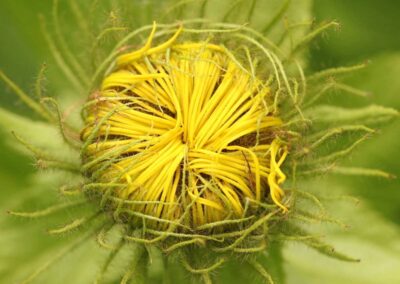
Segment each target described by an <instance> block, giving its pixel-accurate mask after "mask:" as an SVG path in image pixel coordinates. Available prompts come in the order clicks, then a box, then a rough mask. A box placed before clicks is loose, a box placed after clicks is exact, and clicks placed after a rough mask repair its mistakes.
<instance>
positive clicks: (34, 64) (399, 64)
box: [0, 0, 400, 284]
mask: <svg viewBox="0 0 400 284" xmlns="http://www.w3.org/2000/svg"><path fill="white" fill-rule="evenodd" d="M297 1H301V0H297ZM51 2H52V1H51V0H41V1H28V0H2V1H1V2H0V43H1V44H0V69H1V70H3V71H5V72H6V73H7V74H8V76H10V77H11V78H13V80H15V81H16V82H17V83H18V84H19V85H20V86H22V87H23V88H24V89H25V90H31V89H32V88H33V82H34V79H35V76H36V74H37V72H38V70H39V68H40V65H41V64H42V63H43V62H47V63H48V65H49V69H50V72H49V73H50V74H51V75H50V77H49V79H48V81H49V84H48V92H49V93H50V94H53V93H54V94H57V92H59V91H60V89H57V88H61V87H62V86H63V80H62V76H57V74H58V73H57V72H58V71H56V68H55V66H54V61H53V59H52V58H51V56H50V54H49V52H48V49H47V46H46V43H45V40H44V38H43V36H42V34H41V31H40V24H39V21H38V14H40V13H41V14H45V15H47V14H49V13H50V11H51ZM399 11H400V2H399V1H391V0H384V1H376V0H352V1H347V0H335V1H332V0H318V1H315V2H314V4H313V7H312V13H313V14H314V16H315V18H316V20H317V21H319V20H325V19H336V20H338V21H339V22H340V23H341V28H340V30H339V31H337V32H333V33H332V32H330V33H328V34H327V35H326V36H324V37H323V38H322V39H320V40H318V41H316V42H314V43H313V45H312V49H311V51H310V53H309V55H308V56H309V60H310V64H311V67H312V68H313V69H315V70H319V69H322V68H326V67H332V66H340V65H351V64H357V63H360V62H364V61H366V60H369V62H370V64H369V66H368V68H366V69H365V70H363V71H360V72H357V73H356V74H355V75H352V76H350V77H348V78H347V79H346V80H347V82H349V83H351V84H353V85H354V86H356V87H358V88H360V89H362V90H366V91H369V92H371V93H372V95H371V96H370V97H368V98H367V99H363V101H360V100H359V99H352V98H347V97H345V96H338V97H332V98H331V102H332V103H333V104H339V103H342V104H345V105H352V104H367V103H375V104H381V105H384V106H388V107H393V108H395V109H398V110H399V109H400V79H399V78H400V36H399V31H400V19H399ZM60 86H61V87H60ZM0 105H1V107H2V108H4V109H7V110H11V111H13V112H16V113H18V114H22V115H30V112H29V110H27V109H26V107H25V106H23V105H22V103H21V102H19V101H18V100H17V99H16V97H15V96H14V95H13V94H12V93H11V91H10V90H8V89H7V88H5V86H4V84H2V83H0ZM10 136H11V135H10V133H9V132H8V131H3V130H0V153H1V156H0V209H1V210H2V211H1V213H0V214H2V215H1V217H0V226H2V227H3V228H0V283H9V282H8V279H7V277H8V276H7V275H9V273H10V272H9V271H7V269H10V268H9V266H8V265H7V263H8V262H9V261H14V260H11V259H10V255H13V254H12V253H10V252H8V251H9V249H6V247H7V246H8V244H11V245H10V246H12V247H13V249H14V250H19V246H18V245H15V243H14V244H13V240H14V242H15V240H19V239H18V238H17V237H15V238H14V237H12V236H14V235H13V234H17V233H18V230H22V229H23V228H24V223H23V222H22V221H15V220H13V221H9V220H6V219H7V218H8V217H7V216H6V215H5V214H4V213H3V212H4V211H5V210H6V209H10V207H11V208H13V206H18V205H19V204H20V200H21V198H23V197H24V196H26V194H27V192H28V188H29V187H32V186H33V184H36V182H35V181H34V180H35V179H37V177H35V174H34V172H35V169H34V167H33V166H32V159H30V158H28V157H26V156H24V155H22V154H20V152H19V151H17V150H16V149H15V147H13V145H12V144H13V143H12V141H13V140H12V138H11V137H10ZM399 141H400V121H399V120H397V121H395V122H392V123H390V124H389V125H387V126H384V127H383V129H382V131H381V132H380V133H378V134H377V135H375V136H374V137H372V138H371V139H370V140H369V141H368V142H367V143H365V144H364V145H362V146H361V147H360V148H359V149H358V150H357V151H356V152H355V153H354V154H352V155H351V156H350V157H349V158H348V162H350V163H351V164H352V165H354V166H365V167H371V168H380V169H383V170H386V171H388V172H391V173H393V174H395V175H397V176H400V150H399V149H400V146H399V145H400V144H399ZM309 186H310V187H319V188H323V190H326V192H329V193H332V192H338V193H343V194H351V195H354V196H357V197H359V198H360V200H361V203H360V204H359V205H358V206H357V208H353V207H354V206H353V205H352V204H350V205H349V206H347V207H346V206H344V207H343V208H342V207H337V208H336V207H335V208H333V209H332V210H334V211H335V212H337V216H343V218H344V219H345V220H348V219H350V220H349V223H350V224H351V225H352V228H351V229H349V230H346V231H343V230H335V229H332V232H331V234H330V235H329V240H331V241H333V243H334V244H335V245H337V246H338V247H339V248H340V249H342V250H345V251H346V252H348V253H350V254H351V255H355V256H356V257H360V258H361V259H362V262H361V263H358V264H348V263H341V262H338V261H336V260H331V259H328V258H326V257H324V256H317V255H316V253H315V252H313V251H310V250H309V249H305V248H304V247H302V246H301V245H298V246H296V245H289V246H288V247H287V248H286V249H285V251H284V256H283V257H284V259H285V265H284V270H285V274H286V277H285V279H286V282H287V283H371V284H372V283H400V183H399V179H396V180H385V179H380V178H370V177H351V178H347V177H346V178H344V177H341V176H333V177H331V178H329V179H328V180H327V179H323V180H322V179H321V180H317V181H316V182H314V183H311V184H310V185H309ZM37 190H38V192H39V193H40V192H44V189H37ZM29 192H30V191H29ZM29 194H32V192H30V193H29ZM33 194H35V193H33ZM36 194H37V193H36ZM349 207H350V208H349ZM349 216H350V217H349ZM10 222H11V223H10ZM12 222H14V223H15V224H13V223H12ZM35 224H36V223H30V225H29V226H32V225H35ZM6 227H7V229H6ZM10 227H11V228H12V227H15V230H14V231H12V230H11V231H12V234H11V233H10V232H11V231H10ZM328 229H329V228H328ZM6 232H7V233H8V235H7V234H6ZM10 234H11V236H10ZM42 237H43V233H42V231H40V230H37V232H36V233H35V234H32V235H31V236H29V239H30V240H32V246H35V245H37V249H35V248H32V249H31V250H30V251H29V252H27V255H28V256H32V255H35V253H37V251H38V250H40V248H41V246H42V247H46V245H47V244H49V245H48V246H47V247H52V246H53V245H54V243H56V241H55V240H54V239H48V238H43V240H38V239H40V238H42ZM21 240H24V239H21ZM50 244H51V245H50ZM22 247H24V246H22ZM93 253H94V252H93ZM15 254H18V255H20V256H19V258H18V257H16V259H17V260H21V259H23V257H22V256H24V252H23V251H18V253H17V251H15ZM21 261H22V260H21ZM24 263H25V265H28V262H27V261H25V262H24ZM96 264H98V262H95V263H93V266H96ZM12 269H14V270H17V269H19V268H17V267H13V268H12ZM67 270H68V269H67ZM69 272H70V273H71V274H77V273H78V272H79V273H82V275H83V274H84V272H82V268H80V269H78V268H77V269H76V270H74V269H72V270H71V271H69ZM79 273H78V274H79ZM70 279H74V278H73V277H72V278H70ZM79 279H80V280H82V279H84V277H83V276H80V277H79ZM70 281H74V280H70ZM82 281H83V280H82ZM227 281H228V279H227ZM38 283H40V282H38ZM50 283H51V282H50ZM66 283H68V282H66ZM69 283H78V282H69ZM79 283H86V282H79ZM227 283H229V282H227ZM230 283H232V282H230ZM238 283H239V282H238Z"/></svg>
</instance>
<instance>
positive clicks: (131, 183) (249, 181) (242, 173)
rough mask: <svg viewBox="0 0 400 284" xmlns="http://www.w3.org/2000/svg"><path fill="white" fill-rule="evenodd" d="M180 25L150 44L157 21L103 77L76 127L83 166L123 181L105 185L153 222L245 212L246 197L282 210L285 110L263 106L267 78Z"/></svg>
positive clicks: (197, 220)
mask: <svg viewBox="0 0 400 284" xmlns="http://www.w3.org/2000/svg"><path fill="white" fill-rule="evenodd" d="M181 32H182V27H180V28H179V29H178V30H177V31H176V32H175V33H174V34H173V35H172V36H171V38H169V39H168V40H166V41H165V42H162V43H160V44H158V45H154V44H153V42H154V40H155V34H156V25H155V24H154V26H153V29H152V31H151V33H150V36H149V38H148V40H147V42H146V43H145V44H144V46H143V47H142V48H140V49H138V50H136V51H133V52H130V53H127V54H123V55H121V56H120V57H119V58H118V59H117V67H116V70H114V71H113V72H112V73H111V74H109V75H108V76H107V77H106V78H105V79H104V80H103V83H102V86H101V90H100V99H99V98H97V101H96V103H93V104H90V107H89V108H88V109H87V115H86V127H85V129H84V130H83V132H82V139H83V140H90V141H89V142H88V146H87V147H86V148H85V153H84V156H85V159H86V164H85V165H84V167H85V169H87V173H88V176H91V177H95V178H96V179H97V180H98V181H99V182H102V183H113V184H119V185H121V186H119V187H113V189H112V193H111V194H112V195H113V196H116V197H118V198H120V199H122V200H128V201H131V203H130V204H131V205H130V209H131V210H132V211H133V212H139V213H140V214H145V215H146V216H151V218H152V219H151V220H152V221H151V222H153V223H151V222H149V224H150V226H151V224H155V225H154V226H158V228H160V226H161V227H162V226H163V225H160V222H161V223H162V220H167V221H176V220H179V221H180V222H182V223H183V224H184V225H185V226H187V227H191V228H196V227H197V226H200V225H204V224H208V223H212V222H217V221H222V220H225V219H229V218H231V219H232V218H242V217H246V216H245V215H246V214H247V213H246V210H245V207H246V202H247V200H252V201H255V202H254V204H260V203H271V202H272V203H275V204H276V205H277V206H279V207H280V208H281V209H282V210H283V211H287V208H286V206H285V205H284V202H283V197H284V195H285V192H284V190H283V189H282V187H281V185H282V183H283V182H284V181H285V179H286V176H285V174H284V172H283V171H282V165H283V163H284V161H285V159H286V157H287V154H288V150H287V148H286V146H285V145H284V143H283V142H281V140H280V139H279V138H278V137H277V135H276V133H278V131H276V130H277V128H279V127H280V126H282V124H283V122H282V120H281V119H280V118H279V117H276V116H274V115H272V114H271V113H270V112H269V111H268V108H267V107H265V106H266V105H268V104H270V102H271V101H272V100H271V96H272V94H271V91H270V89H269V87H268V86H266V85H265V83H264V82H263V81H262V80H260V79H257V78H254V77H252V75H249V73H246V72H244V71H243V69H242V68H240V67H239V66H238V65H237V63H236V61H235V62H234V61H233V60H232V55H231V54H228V53H227V52H226V51H225V50H226V49H225V48H224V47H222V46H219V45H216V44H211V43H208V42H184V43H179V44H177V43H176V41H177V39H178V37H179V35H180V33H181ZM108 194H110V192H108ZM135 202H137V203H135ZM141 216H143V215H141ZM164 225H165V224H164Z"/></svg>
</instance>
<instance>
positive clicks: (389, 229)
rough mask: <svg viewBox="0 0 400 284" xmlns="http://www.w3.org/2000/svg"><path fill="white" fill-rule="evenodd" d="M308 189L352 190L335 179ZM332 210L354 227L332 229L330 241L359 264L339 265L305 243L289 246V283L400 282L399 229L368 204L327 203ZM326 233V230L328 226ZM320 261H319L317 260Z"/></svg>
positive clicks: (286, 254)
mask: <svg viewBox="0 0 400 284" xmlns="http://www.w3.org/2000/svg"><path fill="white" fill-rule="evenodd" d="M304 186H307V188H308V189H310V190H313V191H318V192H321V189H325V193H323V194H325V195H327V196H340V195H346V194H348V193H349V192H352V189H349V188H347V187H346V186H343V185H341V184H340V183H337V182H335V180H334V179H329V180H324V181H323V180H321V179H317V180H315V181H314V182H312V183H308V184H307V185H304ZM327 203H330V206H329V208H330V211H332V212H333V213H334V215H335V216H337V217H339V218H341V219H342V220H344V221H345V222H346V223H347V224H349V225H350V226H351V227H350V228H349V229H348V230H343V229H341V228H338V229H336V228H331V229H330V232H329V233H327V235H328V236H329V238H328V241H329V242H330V243H332V244H333V246H334V247H335V248H336V249H338V250H341V251H344V252H346V253H347V254H350V255H352V256H354V257H356V258H360V259H361V262H360V263H347V262H340V261H337V260H334V259H331V258H328V257H325V256H321V255H318V253H316V252H314V251H312V250H311V249H309V248H306V247H305V246H304V245H302V244H291V245H290V244H289V245H288V246H286V248H285V250H284V259H285V260H286V262H285V263H286V265H285V271H286V273H287V278H288V283H311V284H312V283H332V284H334V283H335V284H336V283H354V284H375V283H399V281H400V273H399V271H398V267H400V258H399V255H400V230H399V229H398V227H396V226H394V225H393V224H392V223H391V222H388V221H387V220H385V219H384V218H382V217H381V216H380V214H379V213H378V212H376V211H375V210H374V209H373V208H371V207H370V206H369V205H368V204H365V203H364V202H362V201H361V204H359V205H358V206H352V203H349V202H345V201H327ZM323 227H324V229H323V230H324V231H326V226H323ZM316 259H318V261H316Z"/></svg>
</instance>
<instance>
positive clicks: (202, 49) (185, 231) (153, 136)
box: [0, 5, 397, 283]
mask: <svg viewBox="0 0 400 284" xmlns="http://www.w3.org/2000/svg"><path fill="white" fill-rule="evenodd" d="M285 7H286V6H285V5H284V6H283V7H282V9H283V10H284V9H286V8H285ZM283 10H282V11H283ZM282 11H279V12H278V13H277V19H279V18H280V17H281V15H282ZM274 21H276V20H275V19H273V21H272V22H270V23H269V25H267V26H266V28H265V31H268V29H269V28H270V25H273V24H274ZM336 25H337V24H336V23H335V22H328V23H323V24H322V25H321V26H318V27H317V28H315V29H314V30H312V31H311V32H310V33H309V34H308V35H306V36H304V37H303V38H302V39H301V40H300V41H298V42H296V43H295V44H294V45H293V46H292V47H291V50H290V52H286V51H284V48H281V47H278V44H275V43H273V42H272V41H270V40H269V39H268V38H266V37H265V36H264V35H263V34H261V33H259V32H258V31H256V30H253V29H251V28H248V27H246V26H243V25H237V24H228V23H225V22H222V23H219V22H212V21H206V20H204V19H195V20H186V21H182V22H180V23H176V24H175V23H173V24H158V25H157V24H156V23H155V22H154V23H153V24H152V25H147V26H144V27H141V28H139V29H137V30H134V31H132V32H131V33H129V34H128V35H127V36H126V37H125V38H123V39H121V41H120V42H119V43H117V44H116V46H115V48H114V49H113V50H112V51H111V53H110V54H109V55H107V56H106V57H105V59H104V61H103V62H102V63H101V64H99V66H98V67H97V69H96V71H95V72H93V76H92V80H90V82H89V83H92V85H90V84H89V85H86V86H85V85H81V83H80V81H81V80H83V81H85V78H84V76H83V77H80V75H81V74H84V72H83V71H81V72H77V74H75V73H74V72H73V71H71V70H70V69H68V67H66V65H65V64H63V61H62V60H61V58H60V57H57V56H60V55H59V54H58V53H56V54H55V55H56V58H57V59H58V60H59V61H61V64H60V66H61V68H62V69H63V70H64V73H65V74H66V75H67V77H69V78H70V81H71V83H74V84H76V85H78V86H81V87H82V89H84V88H85V87H87V86H89V88H90V89H89V92H90V95H89V96H88V99H87V101H86V102H85V103H82V104H81V106H80V109H81V110H82V122H83V125H84V126H83V128H81V129H77V127H76V125H71V124H70V123H69V122H67V121H65V120H66V119H65V116H64V115H63V113H62V112H61V111H60V110H59V106H58V103H57V101H55V99H53V98H48V97H42V98H40V99H39V101H37V100H33V99H31V98H30V97H29V96H27V95H26V94H25V93H24V92H23V91H22V90H21V89H20V88H19V87H18V86H17V85H15V84H14V83H13V82H12V81H11V80H10V79H9V78H8V77H7V76H6V75H5V74H3V73H0V75H1V77H2V78H3V80H4V81H5V82H6V83H7V84H8V85H9V87H10V88H11V89H13V90H14V91H15V92H16V93H17V95H19V96H20V98H21V99H22V100H23V101H24V102H26V103H27V105H28V106H30V107H31V108H32V109H33V110H34V111H36V112H37V113H39V114H40V115H41V116H42V117H43V119H45V120H47V121H48V122H49V123H51V124H53V125H57V127H58V129H59V130H60V133H61V135H62V137H63V139H64V141H65V142H66V144H68V145H69V146H68V147H69V148H70V149H73V150H72V151H73V152H74V153H75V154H76V155H78V154H79V155H80V162H81V163H80V164H79V165H76V164H73V163H71V162H69V161H65V160H62V159H59V158H57V157H53V156H51V155H49V154H48V153H46V151H43V150H42V149H37V148H36V147H35V145H31V143H30V142H29V140H27V139H25V137H23V135H21V136H20V134H19V133H16V134H15V136H16V138H17V139H18V140H19V141H20V142H21V143H22V144H24V145H25V146H26V147H27V148H28V149H29V150H30V151H31V152H33V154H34V156H35V157H36V159H37V166H38V167H39V168H44V169H47V168H55V169H61V170H65V171H69V172H72V173H73V175H74V177H75V178H76V180H74V181H72V182H71V184H67V185H64V186H63V187H62V190H61V193H62V194H63V195H65V196H69V197H71V200H70V201H69V202H67V203H61V204H57V205H55V206H52V207H50V208H47V209H44V210H39V211H36V212H15V211H11V212H10V213H11V214H14V215H18V216H25V217H42V216H47V215H49V214H51V213H54V212H57V211H60V210H64V209H66V208H70V210H71V209H73V208H75V207H77V206H82V205H87V206H88V208H90V214H89V215H87V216H86V215H85V216H79V217H77V218H76V219H74V220H72V221H70V222H69V223H66V224H65V225H62V226H60V227H57V228H55V229H51V230H49V233H50V234H62V233H66V232H69V231H71V230H73V229H76V228H81V227H83V226H84V225H90V224H91V225H92V227H93V228H94V229H92V231H90V233H89V234H88V235H84V236H83V237H82V238H81V239H79V240H78V242H77V243H76V244H73V246H72V248H74V247H76V246H77V244H79V243H81V242H83V241H84V240H86V239H88V238H90V237H91V236H92V235H96V236H97V237H96V240H97V242H98V243H99V244H100V245H101V246H102V247H104V248H107V249H110V250H111V252H110V255H109V257H108V258H107V260H106V261H105V264H104V266H103V267H102V269H101V271H100V273H99V275H98V277H97V281H98V282H100V281H101V280H102V279H103V277H104V276H105V274H106V272H107V269H108V266H109V265H110V263H111V262H112V261H113V260H114V258H116V257H117V255H118V253H119V252H120V251H122V250H123V249H124V248H125V247H127V250H128V245H129V244H134V247H135V252H134V253H133V255H132V256H131V263H129V265H127V267H125V268H124V270H125V271H124V273H123V275H121V277H120V281H121V283H128V282H129V281H130V279H132V278H133V277H134V275H141V276H143V275H145V274H146V269H147V268H146V267H147V266H148V264H149V263H148V262H149V261H148V259H149V257H148V255H150V252H149V251H150V250H151V249H154V248H155V249H157V250H158V251H159V252H160V255H161V256H160V257H161V258H162V259H164V260H165V259H166V260H169V259H175V258H178V259H179V260H180V263H182V267H184V268H185V269H186V270H188V271H189V272H191V273H192V274H194V275H199V276H200V278H201V279H202V280H203V281H204V282H205V283H210V282H211V276H210V273H211V272H213V271H214V270H216V269H217V268H219V267H221V266H222V265H223V264H224V263H225V262H229V261H231V260H235V259H236V258H237V256H238V255H243V254H244V255H246V256H248V257H247V258H246V260H247V261H248V262H249V263H250V264H251V265H252V266H253V267H254V268H255V270H256V271H258V272H259V273H260V275H261V276H263V277H264V278H265V279H266V280H268V281H271V276H270V275H269V273H268V272H267V270H268V268H265V267H263V266H262V265H261V264H260V263H259V262H258V261H257V257H258V256H259V253H260V252H263V251H266V250H268V245H269V244H270V243H272V242H274V241H282V240H295V241H301V242H303V243H305V244H306V245H309V246H311V247H313V248H315V249H317V250H319V251H321V252H323V253H325V254H328V255H331V256H333V257H337V258H340V259H343V260H348V261H355V259H353V258H351V257H348V256H346V255H343V254H341V253H338V252H336V251H334V250H333V248H332V247H331V246H329V245H327V244H325V243H323V242H322V241H321V240H320V239H319V238H318V237H315V236H313V235H311V234H309V233H307V232H306V230H304V229H303V228H302V227H301V225H299V224H298V223H296V220H299V219H300V220H303V221H304V220H318V221H328V222H336V223H339V221H337V220H335V219H333V218H331V217H330V216H328V215H327V214H326V212H325V211H324V210H325V209H324V208H323V205H322V203H321V202H320V201H319V199H318V198H317V197H316V196H314V195H312V194H311V193H309V192H307V190H306V189H304V190H299V189H298V188H296V178H297V177H301V176H302V175H309V174H314V173H317V172H326V171H329V170H335V171H336V172H344V173H354V172H357V169H354V168H340V167H337V166H336V162H337V160H338V159H339V158H341V157H342V156H344V155H346V154H347V153H349V152H350V151H351V150H352V149H353V148H354V147H355V146H357V145H358V144H359V143H361V142H362V141H364V140H365V139H366V138H367V137H368V135H370V134H371V133H373V132H374V130H373V129H372V128H369V127H367V126H364V125H362V124H351V121H352V120H357V119H360V118H361V119H364V118H368V117H379V118H387V117H391V116H393V115H397V112H396V111H394V110H392V109H387V108H380V107H376V106H373V107H370V108H365V109H361V110H358V111H351V110H350V111H348V112H346V113H345V114H344V115H343V119H344V120H343V121H344V122H345V123H344V124H342V125H340V126H335V125H334V126H331V125H329V123H331V122H332V121H335V120H336V119H335V117H334V115H335V114H336V113H338V110H337V109H334V108H332V107H329V106H321V107H320V108H313V107H314V106H315V103H317V102H318V100H319V98H320V97H321V96H322V95H324V94H325V93H326V92H327V91H328V90H330V89H332V88H339V89H342V90H345V91H348V92H350V93H353V94H356V95H364V93H363V92H361V91H359V90H356V89H354V88H352V87H350V86H347V85H344V84H342V83H337V82H336V81H333V80H331V79H329V78H330V77H331V76H334V75H339V74H342V73H346V72H351V71H354V70H357V69H360V68H362V67H363V66H364V65H359V66H353V67H345V68H337V69H328V70H324V71H321V72H319V73H316V74H311V76H308V75H307V76H306V74H305V72H304V70H303V67H302V63H301V62H300V61H299V60H297V59H296V55H297V54H298V53H299V52H301V49H302V48H304V46H306V45H307V44H308V42H309V41H311V40H312V39H313V38H314V37H316V36H317V35H318V34H320V33H321V32H323V31H324V30H325V29H327V28H329V27H332V26H336ZM100 35H102V34H100ZM140 38H145V40H140ZM48 39H49V43H50V46H51V47H52V48H53V49H54V46H53V42H52V41H51V39H50V38H48ZM283 39H284V36H283ZM285 44H286V42H285ZM55 50H56V49H55ZM53 51H54V50H53ZM73 62H74V63H76V61H73ZM76 64H77V63H76ZM73 65H74V64H72V66H73ZM78 67H79V66H78ZM77 70H81V69H80V68H77ZM332 115H333V117H332ZM321 121H322V124H318V123H321ZM349 121H350V123H349V124H348V123H347V122H349ZM324 122H326V125H324V124H323V123H324ZM313 123H316V125H315V126H314V125H313ZM333 124H334V123H333ZM346 132H354V133H362V134H363V135H361V137H359V138H357V139H355V140H354V141H353V140H352V141H350V143H349V145H347V147H345V148H344V149H339V150H338V149H335V148H333V147H327V149H328V150H326V151H321V152H320V151H319V148H320V146H321V145H324V144H325V143H326V142H327V141H329V139H331V138H332V137H334V136H335V135H339V134H343V133H346ZM64 146H65V145H64ZM61 147H63V146H60V148H61ZM44 150H46V149H44ZM358 171H359V173H361V174H377V173H378V174H379V175H381V176H382V175H383V176H384V175H386V174H385V173H383V172H380V171H376V170H368V169H358ZM299 200H308V201H311V202H312V204H313V210H308V208H306V207H304V206H301V205H298V204H299V202H298V201H299ZM315 208H317V211H316V210H315ZM318 210H319V211H321V212H319V211H318ZM89 227H90V226H89ZM115 227H117V228H118V230H117V232H118V233H117V241H116V242H115V243H109V242H107V239H108V238H109V237H108V234H109V233H110V232H111V231H112V230H113V228H115ZM69 250H70V249H69V248H68V249H67V250H66V251H65V253H66V252H68V251H69ZM61 256H62V254H61ZM57 258H59V256H57V257H56V258H55V259H54V260H56V259H57ZM51 263H52V261H50V262H49V264H51ZM46 267H47V266H45V268H46ZM45 268H43V267H41V268H39V270H37V271H36V272H34V273H33V274H32V275H30V276H29V277H28V278H27V279H26V281H25V282H24V283H28V282H30V281H31V280H33V279H34V278H35V277H36V276H37V275H38V274H39V273H40V272H42V271H44V270H45Z"/></svg>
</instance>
